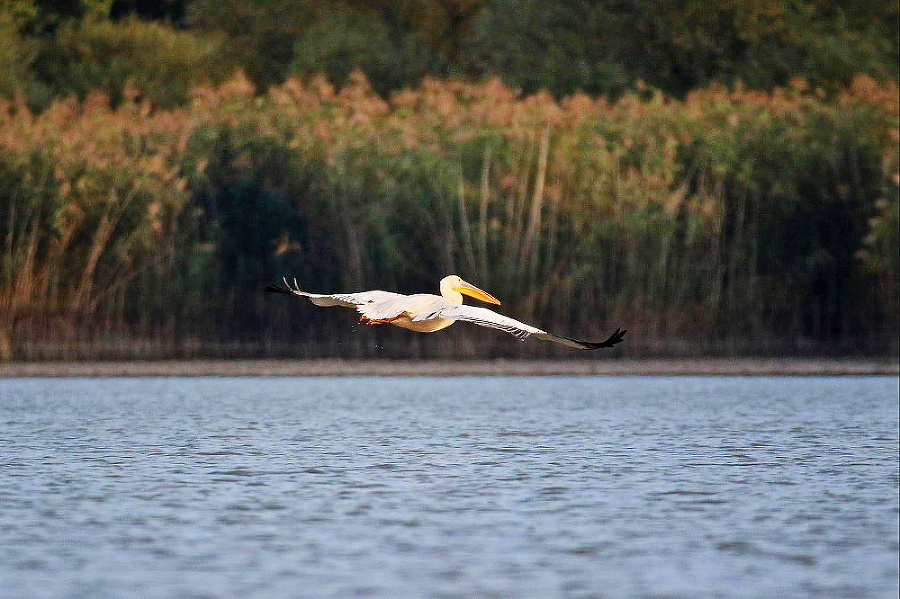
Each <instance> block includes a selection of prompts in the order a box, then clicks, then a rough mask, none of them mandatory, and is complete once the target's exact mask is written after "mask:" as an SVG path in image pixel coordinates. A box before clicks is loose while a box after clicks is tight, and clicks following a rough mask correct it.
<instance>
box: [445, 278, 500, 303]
mask: <svg viewBox="0 0 900 599" xmlns="http://www.w3.org/2000/svg"><path fill="white" fill-rule="evenodd" d="M456 290H457V291H459V292H460V293H462V294H464V295H468V296H469V297H474V298H475V299H477V300H481V301H483V302H487V303H489V304H497V305H498V306H499V305H500V300H498V299H497V298H496V297H494V296H493V295H491V294H490V293H488V292H487V291H484V290H481V289H479V288H478V287H476V286H475V285H472V284H471V283H466V282H465V281H460V282H459V287H457V288H456Z"/></svg>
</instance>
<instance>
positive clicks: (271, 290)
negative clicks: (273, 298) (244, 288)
mask: <svg viewBox="0 0 900 599" xmlns="http://www.w3.org/2000/svg"><path fill="white" fill-rule="evenodd" d="M263 293H286V294H290V293H291V290H290V289H288V288H287V287H276V286H275V285H266V288H265V289H263Z"/></svg>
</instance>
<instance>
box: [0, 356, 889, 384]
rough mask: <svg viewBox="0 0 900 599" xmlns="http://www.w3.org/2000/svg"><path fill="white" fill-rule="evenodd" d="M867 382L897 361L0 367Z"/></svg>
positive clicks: (51, 374) (124, 372)
mask: <svg viewBox="0 0 900 599" xmlns="http://www.w3.org/2000/svg"><path fill="white" fill-rule="evenodd" d="M598 375H608V376H629V375H636V376H872V375H887V376H898V375H900V363H898V360H897V359H896V358H887V359H860V358H845V359H841V358H822V359H815V358H653V359H643V360H641V359H621V360H618V359H617V360H506V359H500V360H478V361H461V360H459V361H458V360H340V359H322V360H282V359H278V360H276V359H269V360H246V359H241V360H221V359H204V360H129V361H85V362H72V361H66V362H11V363H0V379H3V378H43V377H47V378H69V377H72V378H89V377H254V376H260V377H304V376H598Z"/></svg>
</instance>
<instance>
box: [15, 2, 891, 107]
mask: <svg viewBox="0 0 900 599" xmlns="http://www.w3.org/2000/svg"><path fill="white" fill-rule="evenodd" d="M898 16H900V9H898V2H897V0H888V1H884V0H841V1H837V2H835V1H833V0H795V1H792V2H784V1H783V0H747V1H743V2H733V1H732V0H681V1H678V2H659V1H658V0H616V1H610V0H579V1H574V2H573V1H570V0H541V1H534V0H368V1H359V0H335V1H332V2H318V1H313V0H254V1H253V2H249V1H247V0H53V1H51V0H4V2H3V3H0V93H6V94H9V93H11V92H12V90H13V89H16V88H18V89H22V90H25V91H26V95H27V98H28V100H29V104H30V106H31V107H32V108H33V109H35V108H37V109H40V108H43V107H45V106H46V105H47V104H48V103H49V102H50V101H52V99H53V98H54V97H59V96H65V95H68V94H71V93H75V94H78V95H79V96H81V97H83V96H84V95H85V94H86V93H87V92H88V91H90V90H93V89H104V90H105V91H106V92H107V93H108V94H109V95H110V97H111V98H112V100H113V101H114V102H117V101H119V99H120V98H121V96H122V94H123V93H124V91H125V87H126V86H127V87H129V88H130V91H131V92H132V93H137V94H140V95H142V96H144V97H147V98H149V99H151V100H152V101H153V102H154V103H155V104H157V105H167V106H172V105H176V104H179V103H182V102H184V101H185V100H186V98H187V89H188V87H189V86H190V85H191V84H193V83H197V82H207V83H208V82H217V81H221V80H222V79H224V78H228V77H229V76H230V74H231V73H232V72H233V71H234V70H235V69H236V68H240V69H242V70H243V71H244V72H245V73H246V74H247V76H248V77H249V78H250V80H251V81H252V82H253V83H254V85H255V86H256V88H257V90H258V91H259V92H264V91H265V90H266V89H267V88H268V86H270V85H273V84H280V83H283V82H284V81H285V80H287V79H288V78H290V77H296V76H299V77H306V76H309V75H311V74H315V73H319V72H325V73H326V74H327V75H328V77H329V78H330V80H331V82H332V84H335V85H338V86H341V85H343V84H344V83H345V81H346V78H347V77H348V75H349V73H350V72H351V71H352V70H354V69H359V70H362V71H363V72H364V73H365V74H366V77H367V78H368V79H369V81H370V82H371V84H372V86H373V87H374V88H375V90H377V91H378V92H379V93H382V94H386V93H388V92H390V91H392V90H396V89H401V88H403V87H407V86H415V85H417V84H418V83H419V82H420V81H421V80H422V77H423V76H425V75H430V76H433V77H462V78H465V79H467V80H473V79H474V80H482V79H484V78H489V77H491V76H499V77H501V78H502V79H503V81H504V82H505V83H506V84H507V85H509V86H511V87H513V88H514V89H518V90H520V91H521V92H522V93H525V94H530V93H533V92H536V91H538V90H539V89H548V90H549V91H550V92H551V93H552V94H553V95H554V96H556V97H562V96H565V95H568V94H572V93H574V92H576V91H582V92H585V93H588V94H591V95H598V94H603V95H608V96H617V95H619V94H621V93H624V92H627V91H629V90H631V89H633V88H634V86H635V85H636V84H637V83H638V82H642V83H643V84H644V85H648V86H650V87H652V88H655V89H660V90H662V91H664V92H666V93H667V94H672V95H676V96H679V97H683V96H684V94H686V93H687V92H688V91H690V90H691V89H694V88H696V87H700V86H706V85H709V84H711V83H720V84H725V85H732V84H734V83H735V82H737V81H741V82H742V83H743V84H744V85H746V86H748V87H752V88H761V89H771V88H773V87H776V86H784V85H787V84H788V83H789V82H790V80H791V79H792V78H796V77H802V78H804V79H805V80H806V81H808V82H809V83H810V84H811V85H812V86H814V87H820V88H822V89H824V90H830V91H833V90H834V89H836V88H838V87H840V86H842V85H848V84H849V83H850V81H851V80H852V78H853V77H854V76H855V75H857V74H865V75H868V76H870V77H872V78H874V79H876V80H877V81H882V82H883V81H896V80H897V77H898V66H897V64H898V34H897V20H898Z"/></svg>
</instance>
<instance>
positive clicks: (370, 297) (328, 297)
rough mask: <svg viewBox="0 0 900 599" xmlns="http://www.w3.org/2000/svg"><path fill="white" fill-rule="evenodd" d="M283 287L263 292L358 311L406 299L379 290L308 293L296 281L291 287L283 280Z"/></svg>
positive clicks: (273, 286) (270, 288) (399, 295)
mask: <svg viewBox="0 0 900 599" xmlns="http://www.w3.org/2000/svg"><path fill="white" fill-rule="evenodd" d="M284 285H285V286H284V287H278V286H275V285H269V286H268V287H266V288H265V292H266V293H285V294H289V295H296V296H299V297H305V298H307V299H308V300H309V301H311V302H312V303H314V304H315V305H317V306H343V307H345V308H356V309H357V310H360V311H362V310H361V308H362V307H364V306H368V305H372V304H377V303H381V302H385V301H390V300H395V299H398V298H403V297H406V296H405V295H402V294H400V293H391V292H390V291H379V290H375V291H360V292H359V293H330V294H329V293H308V292H306V291H300V288H299V287H298V286H297V281H296V280H294V282H293V285H292V284H291V283H288V281H287V279H284Z"/></svg>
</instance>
